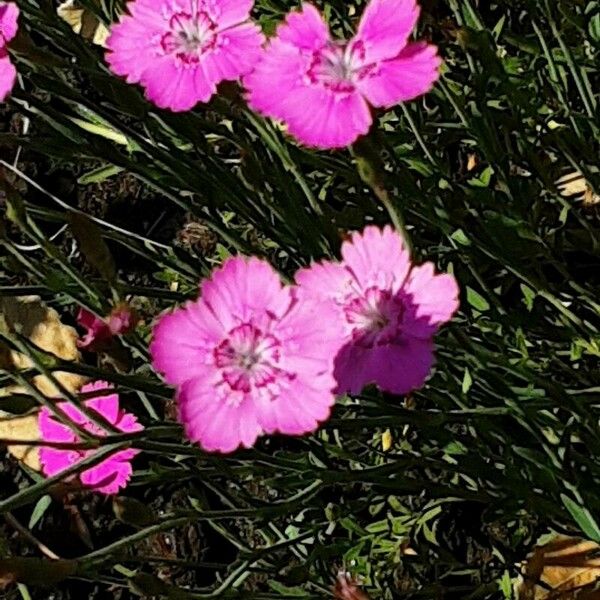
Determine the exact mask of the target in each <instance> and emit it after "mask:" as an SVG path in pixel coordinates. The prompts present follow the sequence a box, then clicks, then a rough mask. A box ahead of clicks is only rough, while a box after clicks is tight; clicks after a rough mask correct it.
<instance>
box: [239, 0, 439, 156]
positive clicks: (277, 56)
mask: <svg viewBox="0 0 600 600" xmlns="http://www.w3.org/2000/svg"><path fill="white" fill-rule="evenodd" d="M418 18H419V7H418V6H417V4H416V2H415V0H371V2H370V3H369V5H368V6H367V8H366V9H365V11H364V14H363V16H362V19H361V21H360V24H359V26H358V32H357V33H356V35H355V36H354V37H353V38H352V39H351V40H350V41H349V42H344V41H338V40H332V39H331V38H330V36H329V30H328V28H327V25H326V24H325V22H324V21H323V18H322V17H321V15H320V14H319V11H318V10H317V9H316V8H315V7H314V6H312V5H311V4H304V5H303V7H302V10H301V11H300V12H292V13H290V14H289V15H288V17H287V19H286V22H285V23H284V24H282V25H280V26H279V28H278V30H277V35H276V36H275V37H274V38H273V39H272V40H271V41H270V43H269V45H268V47H267V49H266V50H265V51H264V53H263V56H262V59H261V61H260V62H259V63H258V65H257V66H256V68H255V70H254V71H253V72H252V73H250V75H248V76H246V77H245V78H244V84H245V86H246V88H247V89H248V91H249V92H248V101H249V104H250V106H251V107H252V108H254V109H255V110H257V111H258V112H261V113H263V114H264V115H266V116H269V117H273V118H275V119H280V120H281V121H283V122H284V123H285V124H286V125H287V127H288V130H289V132H290V133H291V134H292V135H293V136H294V137H296V138H297V139H298V140H300V142H302V143H304V144H306V145H308V146H316V147H318V148H339V147H343V146H347V145H349V144H351V143H353V142H354V141H355V140H356V139H357V138H358V137H359V136H360V135H363V134H366V133H367V132H368V131H369V128H370V126H371V123H372V116H371V110H370V107H369V105H371V106H375V107H383V108H389V107H391V106H394V105H395V104H398V103H399V102H403V101H406V100H412V99H413V98H416V97H417V96H420V95H422V94H425V93H426V92H428V91H429V90H430V89H431V88H432V86H433V84H434V83H435V81H436V80H437V78H438V76H439V66H440V64H441V60H440V58H439V57H438V55H437V48H436V47H435V46H431V45H429V44H426V43H424V42H416V43H413V42H409V41H408V38H409V36H410V33H411V32H412V30H413V29H414V27H415V25H416V23H417V20H418ZM274 90H275V92H274Z"/></svg>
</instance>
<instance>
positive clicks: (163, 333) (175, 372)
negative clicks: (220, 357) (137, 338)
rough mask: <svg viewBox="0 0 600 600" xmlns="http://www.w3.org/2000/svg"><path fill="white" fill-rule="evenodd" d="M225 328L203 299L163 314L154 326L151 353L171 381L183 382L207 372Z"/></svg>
mask: <svg viewBox="0 0 600 600" xmlns="http://www.w3.org/2000/svg"><path fill="white" fill-rule="evenodd" d="M223 335H224V330H223V328H222V326H221V324H220V323H219V322H218V321H217V320H216V319H215V316H214V315H213V313H212V312H211V311H210V310H209V309H208V307H207V306H206V305H205V304H204V303H202V302H189V303H188V304H187V305H186V306H185V307H183V308H179V309H177V310H175V311H173V312H172V313H169V314H166V315H163V316H162V317H161V318H160V319H159V321H158V323H157V324H156V325H155V327H154V331H153V334H152V342H151V344H150V354H151V355H152V364H153V366H154V368H155V369H156V370H157V371H159V372H161V373H162V374H163V375H164V377H165V380H166V381H167V383H170V384H171V385H179V384H181V383H183V382H184V381H186V380H188V379H191V378H192V377H196V376H198V375H201V374H202V373H204V372H205V371H206V369H207V364H208V363H209V353H210V352H211V349H212V348H213V347H214V345H215V343H216V342H217V341H218V340H220V339H221V338H222V336H223Z"/></svg>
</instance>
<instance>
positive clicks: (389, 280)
mask: <svg viewBox="0 0 600 600" xmlns="http://www.w3.org/2000/svg"><path fill="white" fill-rule="evenodd" d="M342 257H343V259H344V262H343V265H344V266H345V267H346V268H347V269H349V270H350V271H351V272H352V274H353V276H354V278H355V280H356V282H357V283H358V284H359V285H360V286H361V288H362V289H363V290H366V289H368V288H369V287H371V286H377V287H379V288H380V289H388V290H390V291H391V292H392V293H397V292H398V291H399V290H400V288H401V287H402V284H403V283H404V280H405V279H406V276H407V275H408V271H409V269H410V255H409V252H408V250H407V248H406V246H405V244H404V240H403V239H402V237H401V235H400V234H399V233H398V232H396V231H395V230H394V229H392V228H391V227H390V226H389V225H388V226H386V227H384V228H383V229H380V228H379V227H376V226H374V225H371V226H368V227H365V229H364V230H363V231H362V233H359V232H355V233H353V234H352V237H351V239H350V241H348V242H344V243H343V244H342Z"/></svg>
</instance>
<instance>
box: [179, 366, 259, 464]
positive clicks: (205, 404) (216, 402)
mask: <svg viewBox="0 0 600 600" xmlns="http://www.w3.org/2000/svg"><path fill="white" fill-rule="evenodd" d="M177 399H178V403H179V419H180V421H181V422H182V423H183V425H184V428H185V431H186V434H187V436H188V438H189V439H190V440H192V441H195V442H198V443H199V444H200V445H201V446H202V447H203V448H204V450H206V451H208V452H222V453H229V452H233V451H234V450H236V449H237V448H239V447H240V446H244V447H246V448H251V447H252V446H253V445H254V443H255V442H256V439H257V438H258V436H259V435H261V433H262V428H261V426H260V425H259V424H258V421H257V419H256V410H255V408H254V405H253V403H252V401H251V400H250V398H243V399H242V400H241V402H239V403H238V402H234V401H231V399H228V398H224V397H219V395H218V394H216V393H215V388H214V386H211V385H207V382H206V381H205V380H204V379H203V378H196V379H191V380H189V381H186V382H185V383H184V384H183V385H182V386H181V389H180V390H179V393H178V396H177Z"/></svg>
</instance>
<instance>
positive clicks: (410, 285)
mask: <svg viewBox="0 0 600 600" xmlns="http://www.w3.org/2000/svg"><path fill="white" fill-rule="evenodd" d="M342 258H343V260H342V262H341V263H335V262H328V261H325V262H322V263H317V264H313V265H312V266H311V267H309V268H306V269H302V270H300V271H299V272H298V273H297V274H296V281H297V282H298V284H299V285H300V287H301V289H302V290H303V291H304V293H306V294H307V295H309V296H311V297H313V298H315V299H316V300H317V301H320V302H321V303H327V302H329V303H331V304H332V305H333V306H334V307H335V309H336V310H337V314H338V319H340V320H341V321H342V322H343V324H344V328H345V331H344V335H343V336H342V338H341V340H340V342H341V344H340V346H341V349H340V350H339V353H338V355H337V358H336V361H335V377H336V379H337V382H338V389H337V391H338V392H339V393H343V392H350V393H354V394H357V393H359V392H360V391H361V389H362V388H363V387H364V386H365V385H367V384H369V383H376V384H377V385H378V386H379V387H380V388H381V389H382V390H384V391H387V392H392V393H395V394H406V393H408V392H410V391H411V390H413V389H416V388H418V387H420V386H421V385H423V382H424V381H425V378H426V377H427V375H428V374H429V371H430V369H431V367H432V365H433V361H434V356H433V349H434V347H433V337H434V335H435V333H436V331H437V330H438V328H439V327H440V325H442V324H443V323H445V322H447V321H449V320H450V319H451V318H452V315H453V314H454V312H455V311H456V310H457V308H458V293H459V290H458V285H457V283H456V280H455V279H454V277H453V276H452V275H436V274H435V272H434V266H433V264H432V263H425V264H423V265H419V266H413V265H411V261H410V257H409V253H408V250H407V249H406V247H405V246H404V242H403V240H402V238H401V237H400V235H398V233H396V232H395V231H394V230H393V229H392V228H391V227H389V226H387V227H385V228H384V229H383V230H382V229H379V228H378V227H375V226H369V227H366V228H365V230H364V231H363V232H362V234H361V233H354V234H353V235H352V237H351V238H350V241H347V242H344V244H343V245H342Z"/></svg>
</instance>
